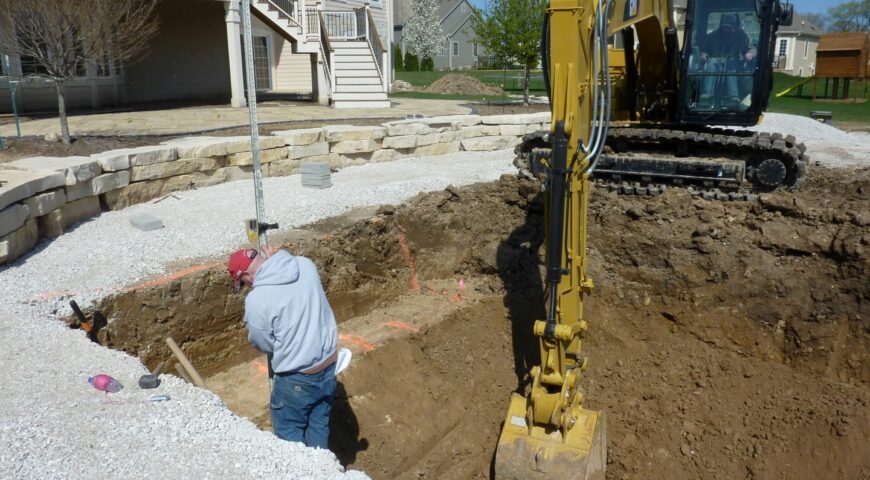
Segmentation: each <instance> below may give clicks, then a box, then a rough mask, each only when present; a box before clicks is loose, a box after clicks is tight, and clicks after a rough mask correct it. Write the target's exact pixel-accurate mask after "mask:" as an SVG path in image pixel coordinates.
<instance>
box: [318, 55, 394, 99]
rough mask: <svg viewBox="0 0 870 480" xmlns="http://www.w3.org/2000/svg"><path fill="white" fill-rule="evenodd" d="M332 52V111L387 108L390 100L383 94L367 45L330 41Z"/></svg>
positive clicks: (376, 67)
mask: <svg viewBox="0 0 870 480" xmlns="http://www.w3.org/2000/svg"><path fill="white" fill-rule="evenodd" d="M332 48H334V49H335V63H334V64H333V68H335V86H334V87H333V95H332V100H333V106H335V108H389V107H390V100H389V99H388V98H387V94H386V92H385V91H384V85H383V80H382V79H381V74H380V72H378V66H377V64H376V63H375V59H374V56H373V55H372V51H371V49H370V48H369V45H368V42H365V41H344V42H333V43H332Z"/></svg>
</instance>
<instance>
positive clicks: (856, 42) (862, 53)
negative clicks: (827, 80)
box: [816, 32, 870, 78]
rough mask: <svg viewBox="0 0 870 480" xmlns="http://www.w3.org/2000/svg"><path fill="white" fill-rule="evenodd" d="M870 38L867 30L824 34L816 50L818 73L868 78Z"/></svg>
mask: <svg viewBox="0 0 870 480" xmlns="http://www.w3.org/2000/svg"><path fill="white" fill-rule="evenodd" d="M868 59H870V39H868V37H867V32H837V33H829V34H826V35H822V39H821V40H820V41H819V48H818V49H817V50H816V75H818V76H820V77H835V78H867V60H868Z"/></svg>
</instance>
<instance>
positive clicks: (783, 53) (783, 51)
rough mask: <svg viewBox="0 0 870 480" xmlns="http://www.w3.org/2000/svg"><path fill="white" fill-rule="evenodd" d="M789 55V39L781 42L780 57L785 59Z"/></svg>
mask: <svg viewBox="0 0 870 480" xmlns="http://www.w3.org/2000/svg"><path fill="white" fill-rule="evenodd" d="M787 53H788V39H786V38H783V39H782V40H780V41H779V56H780V57H784V56H786V54H787Z"/></svg>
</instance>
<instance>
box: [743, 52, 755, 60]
mask: <svg viewBox="0 0 870 480" xmlns="http://www.w3.org/2000/svg"><path fill="white" fill-rule="evenodd" d="M743 57H744V58H745V59H746V61H747V62H751V61H752V59H753V58H755V52H754V51H752V50H750V51H748V52H746V55H744V56H743Z"/></svg>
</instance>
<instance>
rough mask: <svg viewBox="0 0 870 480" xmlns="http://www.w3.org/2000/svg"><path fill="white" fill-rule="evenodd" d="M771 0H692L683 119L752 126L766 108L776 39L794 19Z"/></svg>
mask: <svg viewBox="0 0 870 480" xmlns="http://www.w3.org/2000/svg"><path fill="white" fill-rule="evenodd" d="M790 7H791V6H790V5H788V6H785V7H784V6H783V5H782V4H780V3H779V2H778V1H771V0H767V1H765V0H733V1H729V2H722V1H719V0H690V1H689V2H688V5H687V12H686V15H687V16H686V31H685V44H684V47H683V61H682V72H681V77H682V79H683V81H682V82H681V86H680V97H681V101H680V102H678V103H679V106H680V111H679V113H678V115H679V119H678V121H679V123H684V124H718V125H733V126H750V125H755V124H756V123H758V120H759V118H760V116H761V114H762V112H763V111H764V109H765V108H767V103H768V99H769V96H770V89H771V87H772V78H773V77H772V53H773V40H774V38H775V34H776V29H777V26H778V25H783V24H788V23H790V20H791V18H790V17H791V9H790Z"/></svg>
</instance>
